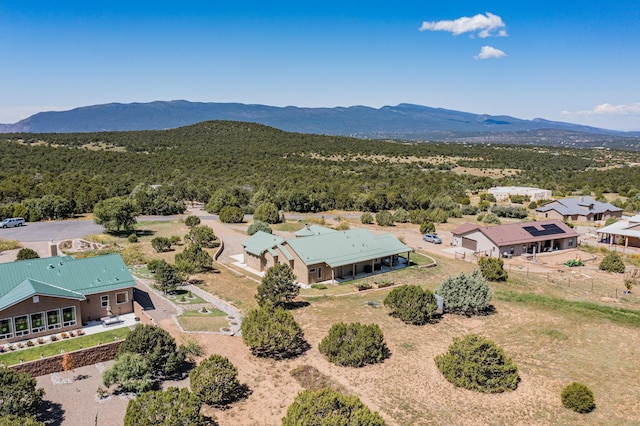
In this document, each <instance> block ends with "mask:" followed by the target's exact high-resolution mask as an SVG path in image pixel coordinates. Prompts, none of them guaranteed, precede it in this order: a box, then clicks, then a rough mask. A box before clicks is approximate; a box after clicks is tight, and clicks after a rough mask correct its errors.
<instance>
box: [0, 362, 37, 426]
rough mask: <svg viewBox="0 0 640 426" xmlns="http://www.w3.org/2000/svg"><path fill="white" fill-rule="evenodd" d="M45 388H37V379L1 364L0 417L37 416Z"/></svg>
mask: <svg viewBox="0 0 640 426" xmlns="http://www.w3.org/2000/svg"><path fill="white" fill-rule="evenodd" d="M43 396H44V390H43V389H36V379H35V378H33V377H31V375H30V374H28V373H18V372H16V371H15V370H14V369H12V368H8V367H4V366H0V417H2V416H10V415H15V416H21V417H24V416H35V415H36V414H37V412H38V408H40V405H42V398H43Z"/></svg>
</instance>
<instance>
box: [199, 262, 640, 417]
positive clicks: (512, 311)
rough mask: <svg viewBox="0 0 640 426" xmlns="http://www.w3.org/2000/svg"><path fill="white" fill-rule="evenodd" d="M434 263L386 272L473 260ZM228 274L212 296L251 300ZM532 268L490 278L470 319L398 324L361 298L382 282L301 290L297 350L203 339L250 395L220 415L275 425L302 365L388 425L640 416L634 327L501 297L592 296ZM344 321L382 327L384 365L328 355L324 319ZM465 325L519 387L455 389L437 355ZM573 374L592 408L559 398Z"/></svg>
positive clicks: (435, 272) (432, 272) (380, 295)
mask: <svg viewBox="0 0 640 426" xmlns="http://www.w3.org/2000/svg"><path fill="white" fill-rule="evenodd" d="M438 262H439V266H438V267H437V268H432V269H418V268H409V269H404V270H398V271H396V272H393V273H392V274H391V275H392V276H393V280H394V281H396V282H398V283H417V284H421V285H424V286H425V287H428V288H432V289H434V288H436V287H437V286H438V285H439V283H440V281H441V280H442V279H443V278H444V277H445V276H446V275H449V274H456V273H458V272H459V271H461V270H471V268H472V267H473V265H471V264H468V263H461V262H456V261H453V260H449V259H446V258H439V259H438ZM225 275H226V274H224V273H223V274H219V276H215V277H211V278H212V282H211V283H210V285H211V291H212V292H213V293H216V292H220V295H221V296H222V297H225V298H228V297H229V296H230V295H231V293H233V294H235V295H236V296H235V297H240V298H243V297H244V296H238V295H240V294H242V295H245V296H250V297H251V299H252V295H253V292H254V291H255V284H253V283H252V282H247V281H244V282H242V281H243V280H242V279H240V281H238V280H237V279H236V278H237V277H234V278H233V279H226V278H224V276H225ZM532 275H533V274H532ZM229 276H230V277H231V276H232V275H229ZM536 277H537V280H536V279H533V278H534V277H533V276H531V277H530V278H531V280H529V281H525V280H524V279H522V277H517V278H516V279H515V280H514V282H511V283H507V284H502V285H493V289H494V291H495V292H496V294H497V296H498V297H496V299H495V302H494V306H495V308H496V312H495V313H494V314H492V315H489V316H483V317H472V318H467V317H462V316H456V315H445V316H444V317H443V318H442V319H441V320H440V321H439V322H438V323H436V324H431V325H426V326H409V325H405V324H403V323H401V322H400V321H398V320H396V319H394V318H391V317H390V316H388V315H387V313H386V312H385V309H384V307H372V306H371V304H369V303H368V302H371V301H374V302H380V303H381V302H382V300H383V299H384V297H385V295H386V294H387V293H388V291H390V290H389V289H384V290H378V291H366V292H359V293H353V292H349V293H351V294H342V293H344V292H343V290H342V288H343V287H345V285H343V286H338V287H335V288H332V287H331V286H330V287H329V288H328V289H327V290H320V291H319V290H308V291H306V290H305V291H303V294H302V299H304V300H306V301H308V302H309V305H308V306H306V307H304V308H301V309H298V310H295V311H294V315H295V317H296V319H297V320H298V321H299V323H300V325H301V326H302V328H303V329H304V331H305V336H306V338H307V340H308V342H309V343H310V345H311V349H310V350H309V351H308V352H307V353H305V354H304V355H303V356H301V357H299V358H297V359H293V360H286V361H278V362H275V361H270V360H264V359H258V358H255V357H253V356H252V355H251V354H250V353H248V351H247V349H246V348H244V347H243V346H242V343H241V342H239V339H236V340H235V341H233V340H231V341H230V340H225V344H224V345H221V344H220V342H218V340H220V339H219V338H217V337H208V336H207V337H205V336H203V337H202V339H201V341H202V342H203V343H204V344H205V346H206V347H207V348H208V350H209V351H212V352H217V353H221V352H222V353H223V354H225V355H226V356H229V357H230V359H232V361H233V362H234V363H236V365H237V366H238V368H239V370H240V375H241V378H242V379H243V380H245V382H246V383H247V384H248V385H249V387H250V388H251V389H252V391H253V393H252V394H251V395H250V396H249V398H248V399H247V400H245V401H241V402H239V403H236V404H234V405H233V406H232V407H231V408H230V409H228V410H224V411H217V410H216V413H215V415H216V417H217V418H218V419H219V420H220V422H221V424H255V425H258V424H278V423H279V419H280V418H281V417H282V416H283V415H284V414H285V412H286V407H287V406H288V405H289V404H290V403H291V401H292V400H293V398H294V397H295V395H296V394H297V392H298V391H300V390H301V389H302V388H301V387H300V385H299V384H298V383H297V382H296V381H295V380H294V379H293V378H292V377H291V376H290V374H289V373H290V371H291V370H292V369H294V368H295V367H297V366H300V365H305V364H306V365H311V366H313V367H315V368H317V369H318V370H319V371H320V372H321V373H323V374H325V375H326V376H328V377H329V378H330V379H332V380H333V381H335V382H337V383H338V384H339V385H340V386H342V387H343V388H345V389H346V390H347V391H348V392H349V393H351V394H354V395H357V396H358V397H360V398H361V399H362V400H363V401H364V402H365V403H367V404H368V405H369V406H370V407H371V408H373V409H375V410H378V411H379V412H380V413H381V414H382V415H383V416H384V417H385V419H386V420H387V422H388V424H391V425H432V424H433V425H440V424H442V425H444V424H456V425H485V424H501V425H502V424H505V425H506V424H509V425H548V424H565V425H573V424H575V425H579V424H618V425H633V424H638V423H639V422H640V406H638V404H636V402H637V401H638V400H640V388H638V387H637V386H636V384H637V383H638V380H639V379H640V368H639V363H638V362H637V357H638V355H639V353H638V348H640V333H639V332H638V331H639V328H638V326H637V325H627V324H625V323H621V322H618V321H616V320H615V319H614V318H613V317H611V316H607V315H600V314H598V313H597V312H590V311H588V310H587V311H580V310H576V309H566V310H565V309H561V308H557V307H544V306H541V305H539V304H536V303H526V302H524V303H522V302H507V301H502V300H500V299H501V297H500V295H501V294H508V293H509V292H516V293H525V294H528V293H529V292H530V290H532V288H533V287H539V286H542V287H543V288H538V289H537V290H536V291H534V292H533V293H537V294H542V295H545V296H546V297H549V298H551V299H553V300H560V301H562V299H558V297H561V296H562V295H563V294H564V296H566V298H567V299H573V300H586V301H589V300H590V299H589V297H588V294H586V293H585V294H584V295H583V294H580V292H576V291H574V290H571V288H566V287H559V286H555V285H552V284H545V282H544V280H543V279H540V276H539V275H537V276H536ZM525 278H526V277H525ZM218 280H219V282H216V281H218ZM222 281H226V283H223V282H222ZM230 286H233V288H231V287H230ZM348 286H349V287H351V285H348ZM545 286H546V288H544V287H545ZM234 289H235V292H234ZM323 292H325V293H324V295H322V293H323ZM565 292H566V293H565ZM318 293H320V294H321V295H318ZM596 299H597V298H595V297H594V298H593V301H597V300H596ZM245 300H246V299H245ZM245 303H247V304H248V305H250V304H252V303H253V302H252V300H251V301H245ZM374 305H375V304H374ZM636 307H637V306H636ZM339 321H344V322H351V321H359V322H362V323H373V322H375V323H377V324H379V325H380V327H381V328H382V330H383V332H384V334H385V339H386V341H387V344H388V346H389V348H390V350H391V356H390V358H389V359H387V360H386V361H385V362H384V363H382V364H380V365H375V366H368V367H365V368H361V369H353V368H346V367H338V366H335V365H333V364H330V363H329V362H328V361H327V360H326V359H325V358H324V357H323V356H322V355H321V354H320V353H319V352H318V349H317V347H318V344H319V342H320V340H321V339H322V338H323V337H324V336H325V335H326V333H327V331H328V329H329V328H330V327H331V325H332V324H333V323H335V322H339ZM636 324H637V322H636ZM467 333H478V334H481V335H483V336H486V337H488V338H490V339H492V340H494V341H495V342H496V343H497V344H498V345H499V346H501V347H502V348H504V350H505V351H506V353H507V354H508V355H509V356H511V357H512V358H513V359H514V360H515V362H516V363H517V365H518V367H519V372H520V377H521V382H520V384H519V386H518V389H517V390H516V391H514V392H508V393H504V394H497V395H485V394H480V393H476V392H472V391H468V390H464V389H457V388H454V387H453V386H452V385H451V384H449V383H448V382H447V381H446V380H445V379H444V378H443V376H442V375H441V374H440V372H439V371H438V370H437V368H436V366H435V363H434V361H433V358H434V357H435V356H436V355H437V354H440V353H443V352H445V351H446V349H447V347H448V345H449V344H450V343H451V342H452V340H453V338H454V337H458V336H462V335H464V334H467ZM230 339H233V338H230ZM572 381H580V382H583V383H585V384H587V385H589V386H590V387H591V388H592V390H593V391H594V392H595V396H596V404H597V408H596V410H595V411H594V412H592V413H590V414H587V415H580V414H576V413H573V412H571V411H569V410H567V409H565V408H563V407H562V406H561V403H560V396H559V395H560V391H561V390H562V388H563V387H564V386H565V385H567V384H569V383H571V382H572Z"/></svg>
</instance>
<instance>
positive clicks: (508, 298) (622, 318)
mask: <svg viewBox="0 0 640 426" xmlns="http://www.w3.org/2000/svg"><path fill="white" fill-rule="evenodd" d="M493 297H494V299H496V300H500V301H503V302H514V303H523V304H527V305H533V306H539V307H543V308H547V309H554V310H561V311H562V312H572V313H575V314H579V315H588V316H590V317H594V316H598V317H600V318H603V319H608V320H610V321H614V322H617V323H620V324H626V325H632V326H635V327H640V311H635V310H632V309H624V308H614V307H611V306H605V305H599V304H597V303H591V302H577V301H572V300H564V299H560V298H556V297H549V296H542V295H539V294H532V293H516V292H512V291H496V292H494V294H493Z"/></svg>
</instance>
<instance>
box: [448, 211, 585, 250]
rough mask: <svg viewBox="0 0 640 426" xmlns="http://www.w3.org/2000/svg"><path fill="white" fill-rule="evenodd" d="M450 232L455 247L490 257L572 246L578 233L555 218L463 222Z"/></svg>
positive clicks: (576, 239) (576, 240)
mask: <svg viewBox="0 0 640 426" xmlns="http://www.w3.org/2000/svg"><path fill="white" fill-rule="evenodd" d="M452 233H453V245H454V246H458V247H463V248H466V249H469V250H473V251H474V252H478V253H482V254H485V255H487V256H493V257H501V256H503V257H504V256H505V255H506V256H519V255H521V254H533V253H542V252H547V251H555V250H565V249H570V248H575V247H577V245H578V236H579V234H578V233H577V232H576V231H575V230H574V229H572V228H571V227H569V226H567V225H566V224H564V223H562V222H561V221H559V220H555V219H554V220H545V221H539V222H524V223H512V224H506V225H495V226H478V225H472V224H469V223H465V224H463V225H460V226H459V227H458V228H456V229H454V230H453V231H452Z"/></svg>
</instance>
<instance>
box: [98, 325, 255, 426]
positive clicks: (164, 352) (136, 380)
mask: <svg viewBox="0 0 640 426" xmlns="http://www.w3.org/2000/svg"><path fill="white" fill-rule="evenodd" d="M201 354H202V351H201V348H199V346H197V344H195V346H194V344H193V343H187V344H185V345H180V346H179V347H176V343H175V340H174V339H173V338H172V337H171V336H170V335H169V334H168V333H167V332H166V331H164V330H162V329H161V328H158V327H154V326H140V325H139V326H137V327H136V328H135V329H134V330H133V331H132V332H131V333H130V334H129V336H127V339H126V340H125V341H124V342H123V344H122V345H121V346H120V348H119V350H118V355H117V357H116V361H115V363H114V364H113V366H112V367H111V368H109V369H108V370H106V371H105V372H104V373H103V382H104V384H105V385H106V386H111V385H113V384H116V385H118V389H119V390H121V391H126V392H134V393H137V394H138V396H137V397H136V398H135V399H132V400H130V401H129V403H128V405H127V411H126V414H125V418H124V424H125V425H136V426H138V425H141V426H152V425H156V424H171V425H191V426H204V425H206V424H210V423H209V421H208V420H207V419H206V418H205V417H204V416H203V415H202V414H201V408H202V405H203V404H208V405H211V406H215V407H224V406H226V405H228V404H231V403H233V402H235V401H236V400H238V399H240V398H243V397H244V396H245V395H246V394H247V388H246V386H245V385H243V384H241V383H240V382H239V380H238V369H237V368H236V367H235V366H234V365H233V364H232V363H231V361H229V359H227V358H225V357H223V356H220V355H211V356H210V357H209V358H207V359H204V360H203V361H201V362H200V364H198V365H197V366H196V367H195V368H193V369H191V371H190V372H189V379H190V385H191V386H190V387H191V391H189V390H188V389H186V388H185V389H178V388H174V387H170V388H168V389H167V390H164V391H163V390H157V391H153V390H151V389H152V387H153V385H154V383H156V382H157V381H159V380H163V379H165V378H171V377H175V376H176V374H178V372H179V371H180V367H181V366H182V365H183V363H184V362H185V360H189V359H190V360H191V361H192V359H193V355H201Z"/></svg>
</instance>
